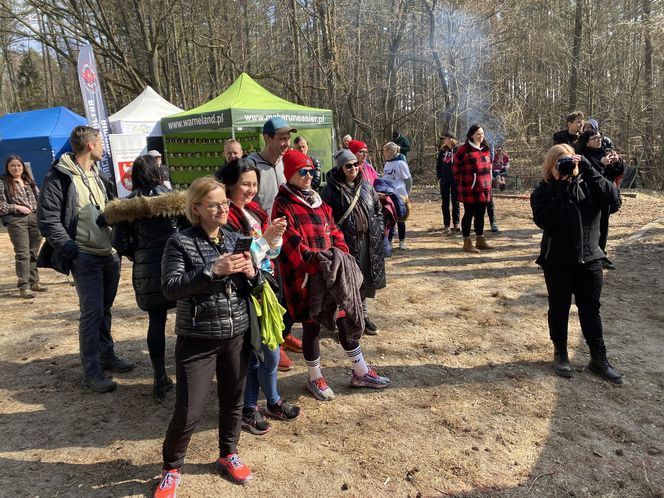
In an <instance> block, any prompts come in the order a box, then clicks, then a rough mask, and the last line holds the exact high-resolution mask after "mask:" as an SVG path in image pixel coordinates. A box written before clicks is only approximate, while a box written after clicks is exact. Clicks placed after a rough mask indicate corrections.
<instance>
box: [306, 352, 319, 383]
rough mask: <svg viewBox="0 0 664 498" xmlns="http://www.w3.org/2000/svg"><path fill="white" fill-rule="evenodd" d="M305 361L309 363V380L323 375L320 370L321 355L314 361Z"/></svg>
mask: <svg viewBox="0 0 664 498" xmlns="http://www.w3.org/2000/svg"><path fill="white" fill-rule="evenodd" d="M305 363H306V364H307V370H309V380H318V379H320V378H321V377H322V376H323V374H322V373H321V371H320V356H319V357H318V358H316V359H315V360H312V361H309V360H305Z"/></svg>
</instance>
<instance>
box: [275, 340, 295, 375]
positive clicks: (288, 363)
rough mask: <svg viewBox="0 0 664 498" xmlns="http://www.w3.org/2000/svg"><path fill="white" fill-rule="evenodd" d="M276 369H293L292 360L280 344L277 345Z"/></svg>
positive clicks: (282, 370) (283, 370) (281, 370)
mask: <svg viewBox="0 0 664 498" xmlns="http://www.w3.org/2000/svg"><path fill="white" fill-rule="evenodd" d="M277 370H279V371H280V372H288V371H289V370H293V360H291V359H290V358H289V357H288V355H287V354H286V351H284V348H282V347H281V346H279V365H278V366H277Z"/></svg>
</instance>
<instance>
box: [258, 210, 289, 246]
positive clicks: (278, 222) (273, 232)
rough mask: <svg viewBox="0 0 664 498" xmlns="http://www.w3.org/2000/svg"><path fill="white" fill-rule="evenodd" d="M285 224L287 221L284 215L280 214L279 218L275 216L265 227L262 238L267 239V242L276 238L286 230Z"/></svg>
mask: <svg viewBox="0 0 664 498" xmlns="http://www.w3.org/2000/svg"><path fill="white" fill-rule="evenodd" d="M286 225H287V222H286V218H285V217H284V216H282V217H281V218H275V219H274V220H272V222H271V223H270V226H269V227H267V229H266V230H265V233H264V234H263V238H264V239H265V240H267V241H268V243H270V242H272V241H273V240H274V239H278V238H279V237H281V236H282V235H283V234H284V232H285V231H286Z"/></svg>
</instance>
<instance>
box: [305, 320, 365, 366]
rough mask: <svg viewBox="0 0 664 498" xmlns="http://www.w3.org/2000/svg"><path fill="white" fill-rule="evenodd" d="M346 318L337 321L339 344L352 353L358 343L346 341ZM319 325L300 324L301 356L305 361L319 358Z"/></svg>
mask: <svg viewBox="0 0 664 498" xmlns="http://www.w3.org/2000/svg"><path fill="white" fill-rule="evenodd" d="M346 320H347V318H346V317H343V318H338V319H337V328H338V329H339V342H341V347H342V348H343V349H344V351H353V350H355V349H357V347H358V346H359V345H360V343H359V342H358V341H351V340H349V339H348V336H347V332H348V328H347V326H346ZM319 334H320V324H319V323H316V322H314V321H313V320H308V321H306V322H302V355H303V356H304V359H305V360H306V361H314V360H317V359H318V358H320V340H319V337H318V336H319Z"/></svg>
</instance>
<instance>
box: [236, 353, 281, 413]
mask: <svg viewBox="0 0 664 498" xmlns="http://www.w3.org/2000/svg"><path fill="white" fill-rule="evenodd" d="M261 348H262V352H263V359H264V360H265V361H263V362H261V361H260V360H259V359H258V356H256V353H254V352H253V351H252V353H251V354H250V355H249V364H248V365H247V383H246V385H245V387H244V407H245V408H253V407H255V406H256V405H257V404H258V388H259V387H260V388H261V389H263V393H265V399H267V403H268V404H269V405H274V404H275V403H276V402H277V401H279V400H280V399H281V396H279V390H278V389H277V367H278V366H279V348H277V349H275V350H274V351H270V348H268V347H267V346H266V345H265V344H263V345H262V346H261Z"/></svg>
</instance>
